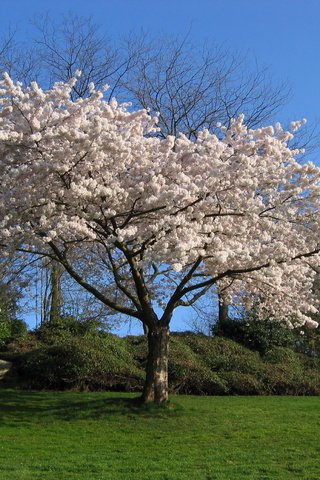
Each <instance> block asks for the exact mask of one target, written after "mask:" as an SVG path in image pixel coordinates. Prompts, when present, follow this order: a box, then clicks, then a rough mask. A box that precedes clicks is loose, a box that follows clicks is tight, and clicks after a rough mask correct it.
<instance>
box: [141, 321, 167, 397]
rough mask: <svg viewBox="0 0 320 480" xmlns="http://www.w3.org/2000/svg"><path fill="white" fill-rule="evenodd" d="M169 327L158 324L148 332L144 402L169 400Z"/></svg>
mask: <svg viewBox="0 0 320 480" xmlns="http://www.w3.org/2000/svg"><path fill="white" fill-rule="evenodd" d="M168 353H169V329H168V327H166V326H157V327H155V328H153V329H149V332H148V358H147V366H146V381H145V386H144V391H143V395H142V401H143V402H144V403H147V402H154V403H156V404H157V405H163V404H165V403H166V402H167V401H168V392H169V387H168Z"/></svg>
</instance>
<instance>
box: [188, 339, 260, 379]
mask: <svg viewBox="0 0 320 480" xmlns="http://www.w3.org/2000/svg"><path fill="white" fill-rule="evenodd" d="M183 340H184V342H185V343H186V344H187V345H189V346H190V348H191V349H192V350H193V351H194V352H195V353H196V354H197V355H199V356H200V357H201V358H202V360H203V363H204V364H205V365H206V366H207V367H208V368H210V370H213V371H216V372H220V371H232V370H235V371H238V372H240V373H250V374H256V373H257V372H259V371H260V370H261V369H262V361H261V358H260V356H259V354H258V353H257V352H252V351H251V350H249V349H247V348H245V347H243V346H242V345H240V344H238V343H236V342H234V341H233V340H230V339H227V338H222V337H206V336H204V335H187V336H184V337H183Z"/></svg>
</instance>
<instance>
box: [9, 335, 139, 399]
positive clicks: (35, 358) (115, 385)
mask: <svg viewBox="0 0 320 480" xmlns="http://www.w3.org/2000/svg"><path fill="white" fill-rule="evenodd" d="M16 372H17V373H18V374H19V376H20V378H21V379H22V382H23V384H24V386H28V387H30V388H38V389H43V388H45V389H58V390H63V389H66V388H78V389H94V390H98V389H109V390H111V389H114V390H137V389H138V390H139V389H140V388H141V385H142V379H143V373H142V371H141V370H139V368H138V367H137V366H136V365H135V362H134V359H133V357H132V355H131V354H130V352H128V350H127V348H126V342H125V340H122V339H120V338H118V337H116V336H113V335H107V334H105V335H95V336H88V337H83V338H75V339H74V340H73V341H72V342H71V341H68V342H66V343H64V344H63V343H61V344H60V345H53V346H43V347H41V348H38V349H36V350H33V351H31V352H28V353H25V354H21V355H20V357H19V359H18V361H17V362H16Z"/></svg>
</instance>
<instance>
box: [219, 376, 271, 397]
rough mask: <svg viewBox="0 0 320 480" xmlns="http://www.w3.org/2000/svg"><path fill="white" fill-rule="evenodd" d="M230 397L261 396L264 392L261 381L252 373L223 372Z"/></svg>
mask: <svg viewBox="0 0 320 480" xmlns="http://www.w3.org/2000/svg"><path fill="white" fill-rule="evenodd" d="M220 375H221V376H222V377H223V379H224V380H225V382H226V384H227V386H228V392H229V394H230V395H259V394H260V393H261V392H262V391H263V386H262V384H261V381H260V380H259V379H258V378H257V377H255V376H254V375H251V374H250V373H240V372H234V371H233V372H221V373H220Z"/></svg>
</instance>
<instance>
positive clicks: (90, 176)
mask: <svg viewBox="0 0 320 480" xmlns="http://www.w3.org/2000/svg"><path fill="white" fill-rule="evenodd" d="M75 81H76V80H72V81H70V82H69V83H67V84H63V83H57V84H56V85H55V86H54V87H53V88H52V89H51V90H48V91H44V90H42V89H41V88H40V87H39V86H38V85H37V84H36V83H32V84H31V85H30V87H27V88H25V87H23V86H22V84H20V83H14V82H13V81H12V80H11V78H10V77H9V76H8V75H5V76H4V79H3V80H2V81H1V82H0V175H1V186H0V228H1V234H0V235H1V239H0V240H1V244H2V245H6V246H7V247H8V248H10V247H12V248H17V247H18V246H20V247H21V248H23V249H25V250H28V251H34V252H38V253H43V254H48V255H53V256H54V255H56V252H57V251H59V252H60V253H61V255H62V256H63V255H64V256H65V258H66V256H67V254H68V255H72V254H73V255H75V252H77V253H76V256H78V257H79V255H80V254H81V255H82V256H83V258H85V256H86V255H87V256H88V258H90V261H92V259H93V258H94V253H95V252H97V251H99V252H100V253H99V255H100V256H101V255H102V253H101V252H105V257H106V258H105V262H106V263H108V262H109V264H110V269H112V268H115V266H114V265H113V263H112V257H111V254H112V255H114V252H115V251H116V250H117V249H118V250H119V251H120V252H121V258H122V259H123V258H128V255H127V257H126V252H129V253H130V256H131V257H130V258H134V259H135V262H136V265H139V269H140V271H141V272H142V273H143V272H144V271H148V272H150V268H151V265H158V266H159V265H164V266H166V270H168V271H169V273H168V274H167V275H166V277H165V278H166V279H168V278H172V279H174V282H176V276H177V275H180V276H181V277H183V275H185V274H186V272H187V271H189V269H190V268H191V267H192V265H195V264H196V265H197V269H195V271H194V273H195V274H196V275H197V278H201V276H203V278H206V279H208V278H212V279H214V283H215V284H217V285H218V286H220V287H221V288H224V287H226V286H227V292H228V295H229V296H230V297H233V298H235V297H239V298H240V297H241V298H242V299H243V298H247V301H248V302H249V303H250V301H254V299H256V298H259V300H260V303H259V305H260V308H261V309H262V310H263V314H264V315H265V314H266V312H267V314H268V315H274V316H276V317H277V318H282V319H283V318H284V319H286V320H287V321H288V323H290V322H292V320H291V319H292V318H294V319H295V321H296V322H300V323H305V322H307V323H309V324H310V325H311V326H315V323H314V322H313V321H312V320H311V319H310V318H309V314H310V313H314V312H315V307H314V305H315V303H314V299H313V298H312V286H313V280H314V276H315V272H316V271H317V268H318V267H317V266H318V263H319V249H320V241H319V238H320V236H319V232H320V225H319V218H320V217H319V199H320V188H319V178H320V169H319V168H317V167H316V166H315V165H314V164H312V163H307V164H303V165H302V164H301V163H299V162H298V161H297V160H296V157H297V155H298V154H299V153H300V152H299V151H298V150H294V149H291V148H290V147H289V142H290V140H291V139H292V137H293V133H292V132H286V131H284V130H283V129H282V127H281V125H279V124H276V125H275V127H271V126H270V127H266V128H260V129H255V130H252V129H248V128H247V127H246V125H245V120H244V118H243V117H242V116H240V117H239V118H237V119H234V120H233V121H232V123H231V125H230V128H228V129H226V128H223V127H221V138H218V137H217V136H216V135H214V134H212V133H210V132H209V131H207V130H204V131H203V132H201V133H200V134H199V136H198V138H197V140H196V141H191V140H189V139H188V138H186V137H185V136H184V135H179V136H178V137H176V138H175V137H172V136H169V137H168V138H166V139H164V140H163V139H159V138H158V137H157V136H156V135H155V134H154V133H155V130H156V119H154V118H151V117H150V116H149V114H148V113H147V112H146V111H144V110H141V111H134V112H132V111H131V110H130V107H128V106H124V105H119V104H118V103H117V102H116V101H115V100H112V101H111V102H106V101H105V100H104V98H103V92H100V91H96V90H95V89H94V86H93V85H92V87H91V95H90V96H89V97H88V98H81V99H78V100H76V101H72V100H71V98H70V93H71V90H72V86H73V85H74V82H75ZM300 124H301V122H293V123H292V131H295V130H296V129H297V128H298V127H299V126H300ZM70 252H71V253H70ZM107 253H109V256H108V254H107ZM78 257H77V258H78ZM113 258H117V259H118V258H120V256H119V257H116V256H115V255H114V257H113ZM170 275H171V277H170ZM154 278H158V279H159V277H156V276H154ZM194 278H195V276H193V277H192V278H190V281H191V282H192V281H194ZM148 279H149V280H150V282H151V281H152V275H151V274H150V275H149V276H148ZM166 281H167V280H166ZM156 282H158V280H155V285H154V291H155V292H156V291H158V290H159V283H156ZM200 283H201V282H200ZM220 287H219V288H220ZM150 288H151V287H150ZM166 288H167V287H166ZM160 290H161V288H160ZM150 291H152V290H150ZM159 295H162V294H161V293H159ZM162 296H163V295H162ZM250 299H251V300H250Z"/></svg>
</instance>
